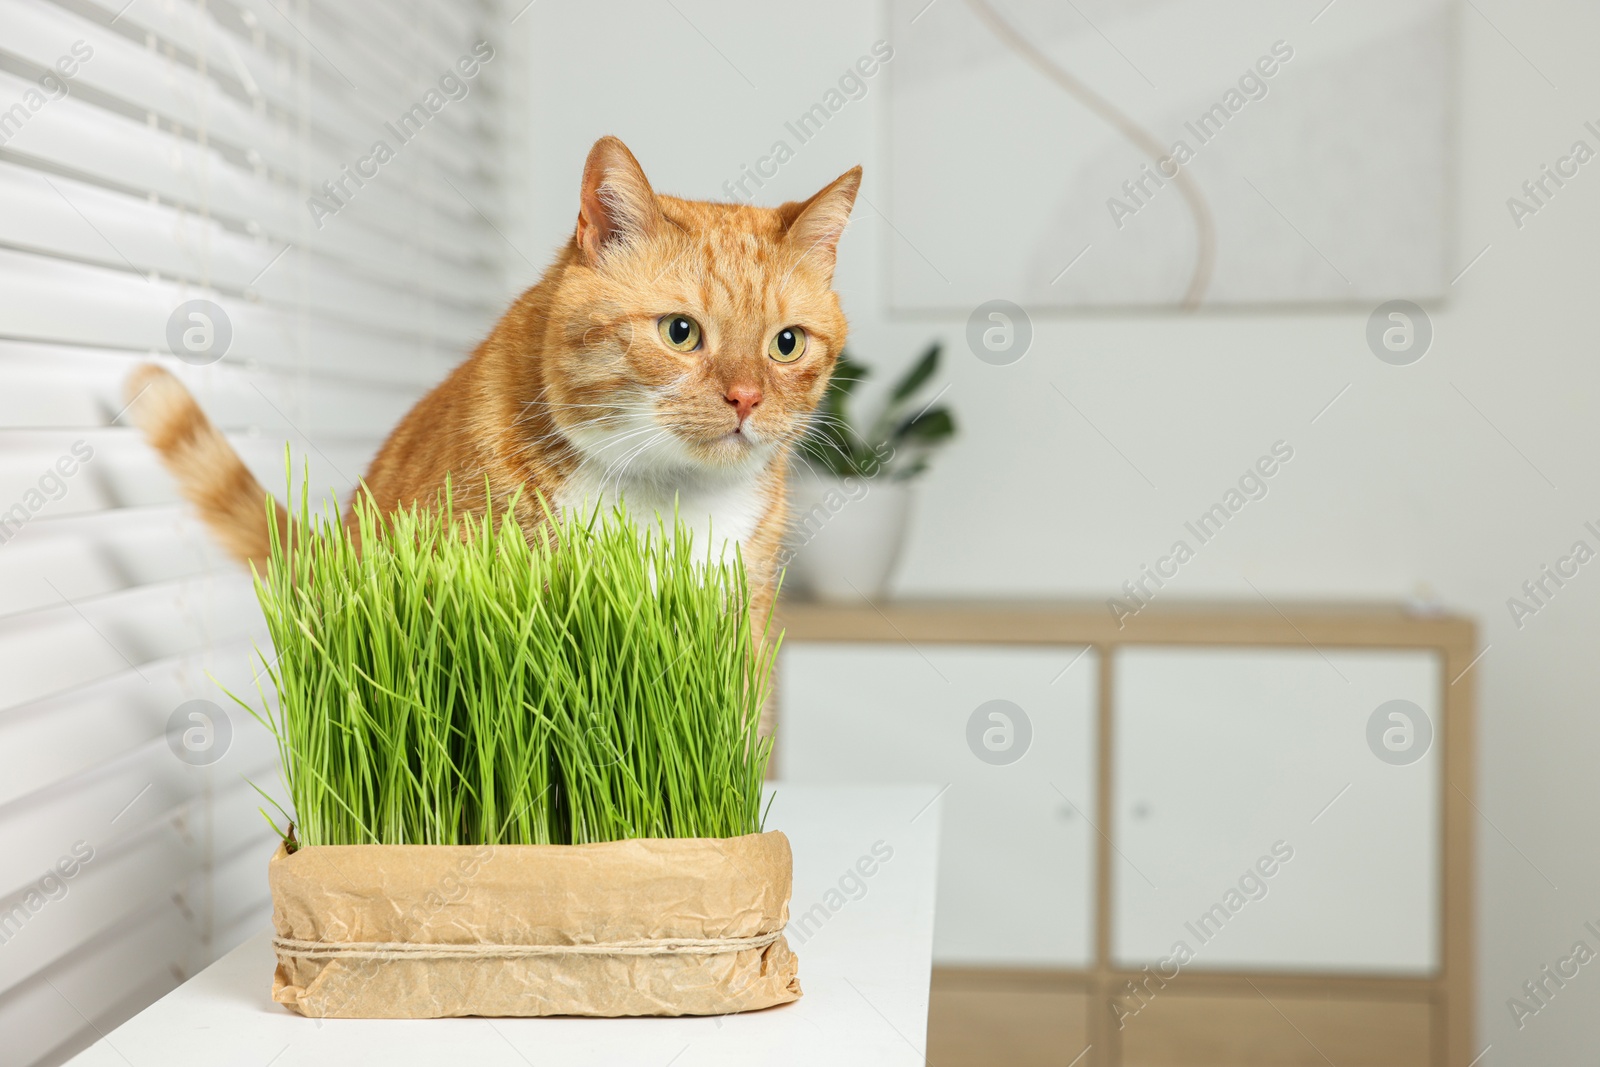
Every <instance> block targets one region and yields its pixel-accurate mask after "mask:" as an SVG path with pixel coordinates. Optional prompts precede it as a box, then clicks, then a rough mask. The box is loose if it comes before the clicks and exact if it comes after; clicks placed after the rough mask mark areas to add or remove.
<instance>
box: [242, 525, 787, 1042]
mask: <svg viewBox="0 0 1600 1067" xmlns="http://www.w3.org/2000/svg"><path fill="white" fill-rule="evenodd" d="M514 505H515V502H512V506H513V507H514ZM510 514H511V511H510V509H509V508H508V509H507V510H506V511H505V512H503V513H501V514H500V516H498V517H495V516H490V515H479V516H469V515H458V514H455V513H454V512H452V510H451V509H450V507H449V506H448V505H447V504H446V505H443V506H442V507H441V509H439V510H426V509H424V510H417V509H411V510H402V511H399V512H396V513H394V514H392V515H387V516H379V515H378V514H377V513H376V511H375V509H374V508H373V507H372V506H371V505H370V503H369V502H368V501H367V500H366V499H365V498H363V497H361V496H359V495H358V497H357V499H356V501H355V503H354V505H353V516H354V531H355V533H356V534H358V535H359V541H357V540H356V539H355V538H352V536H351V531H350V530H349V529H347V528H346V527H345V526H344V525H343V524H341V523H339V522H338V521H337V518H336V517H335V518H331V519H325V520H324V521H321V522H316V521H313V519H312V517H311V515H310V510H309V506H308V504H307V503H306V498H305V497H304V496H302V500H301V507H300V511H299V514H298V515H294V516H293V517H292V518H291V519H290V523H289V529H288V531H287V536H284V537H276V538H275V541H274V545H273V551H272V555H271V558H270V560H269V562H268V565H267V568H266V571H265V573H264V574H260V575H258V576H257V580H256V588H257V593H258V596H259V599H260V601H261V605H262V608H263V611H264V614H265V616H266V620H267V627H268V630H269V632H270V634H271V637H272V641H273V645H274V648H275V650H276V657H275V658H274V659H273V660H271V661H266V658H265V657H263V660H264V662H266V676H267V678H268V679H269V680H270V683H271V686H272V689H273V691H274V695H275V698H276V699H275V702H274V703H275V708H273V707H270V706H269V709H268V710H266V711H264V712H261V713H257V712H255V710H254V709H251V711H252V714H255V715H256V716H257V718H258V719H259V721H261V722H262V723H263V724H264V725H265V726H266V727H267V728H268V729H269V730H270V731H271V732H272V733H273V735H274V736H275V737H276V739H277V742H278V747H279V752H280V756H281V763H282V770H283V776H284V784H285V786H286V788H287V793H288V808H287V809H285V808H282V807H280V808H279V811H280V818H282V819H284V820H286V825H284V826H283V828H282V829H281V830H280V833H281V834H282V836H283V844H282V846H281V847H280V849H279V852H278V854H277V855H276V856H274V857H273V862H272V864H271V867H270V870H269V879H270V880H271V882H272V886H273V896H274V920H275V925H276V927H277V934H278V936H277V937H276V938H275V942H274V943H275V946H276V948H277V951H278V961H279V962H278V968H277V974H276V976H275V980H274V997H275V999H277V1000H279V1001H280V1002H281V1003H284V1004H286V1005H288V1006H290V1007H291V1008H293V1009H294V1010H297V1011H300V1012H302V1013H303V1014H307V1015H316V1016H341V1017H369V1016H382V1017H433V1016H439V1015H469V1014H476V1015H496V1014H501V1015H514V1014H594V1015H625V1014H708V1013H722V1012H726V1011H729V1010H742V1009H744V1008H751V1007H763V1006H766V1005H768V1004H772V1003H780V1002H782V1001H784V1000H792V999H794V998H795V997H796V996H798V995H799V986H798V982H797V981H796V980H795V978H794V973H795V967H794V958H793V956H792V954H791V953H789V950H788V946H787V944H786V943H785V942H784V941H783V939H782V927H783V924H784V922H785V921H786V920H787V898H788V884H789V859H788V855H789V853H788V844H787V841H786V839H784V838H783V837H782V835H781V834H774V833H763V832H762V823H763V815H764V812H763V810H762V808H761V794H762V780H763V778H764V775H765V769H766V764H767V760H768V756H769V753H770V742H768V741H767V740H765V739H763V738H761V737H760V736H759V734H758V730H757V727H758V723H759V720H760V710H761V706H762V702H763V701H764V699H765V696H766V691H767V684H768V674H769V668H770V664H771V658H772V656H773V654H774V646H773V645H771V644H769V643H768V642H766V641H765V640H762V639H761V638H762V636H763V635H760V634H757V633H754V632H753V631H752V624H751V621H750V615H749V594H748V591H747V586H746V584H745V580H744V573H743V567H742V564H741V563H740V562H739V561H738V560H737V559H735V560H734V561H732V562H731V563H724V562H721V561H720V560H714V559H712V558H711V557H710V556H709V554H705V553H697V552H696V550H695V547H694V545H693V541H692V538H691V535H690V534H689V533H688V532H687V531H686V529H685V527H684V526H683V524H682V523H680V522H676V521H674V522H671V523H669V522H666V521H664V520H663V521H658V522H657V523H656V525H655V526H653V527H650V526H644V527H641V526H639V525H636V524H635V523H634V522H633V521H632V520H631V519H630V518H629V516H628V515H627V513H626V512H625V511H624V510H622V509H620V508H618V509H616V510H613V511H610V512H599V511H597V512H595V513H594V514H592V515H590V516H589V517H588V518H586V519H572V518H568V519H558V518H556V517H553V516H552V517H549V518H548V520H547V522H546V524H545V525H544V526H543V527H541V528H540V529H539V530H538V531H536V532H535V533H533V534H532V535H525V534H524V532H523V531H522V530H521V529H520V528H519V527H518V526H517V525H516V524H515V523H514V522H512V521H511V518H510ZM358 543H359V546H360V547H359V550H358V548H357V544H358ZM264 795H265V794H264ZM275 825H276V824H275ZM697 878H698V879H702V880H705V881H707V882H716V883H718V884H717V885H716V886H714V887H710V888H708V889H707V891H706V892H705V893H704V894H702V895H701V896H700V897H699V898H697V899H700V900H702V901H713V900H727V901H738V902H739V903H738V906H737V907H734V908H733V909H732V910H731V911H730V912H728V913H727V914H722V913H719V912H717V911H716V910H715V908H713V907H712V906H711V905H709V904H706V905H704V906H703V907H702V908H701V910H700V911H699V912H695V911H694V909H693V908H689V909H688V910H687V911H685V908H684V906H683V904H682V902H681V900H677V898H675V897H673V895H672V891H669V890H665V889H664V888H663V887H665V886H678V887H680V890H681V885H682V884H683V883H684V882H685V880H689V881H693V880H694V879H697ZM681 895H682V894H681V892H680V893H679V896H681ZM662 901H669V902H671V901H677V902H676V903H668V904H662V903H661V902H662Z"/></svg>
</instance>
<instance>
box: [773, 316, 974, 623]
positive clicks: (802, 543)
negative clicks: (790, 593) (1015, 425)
mask: <svg viewBox="0 0 1600 1067" xmlns="http://www.w3.org/2000/svg"><path fill="white" fill-rule="evenodd" d="M939 355H940V345H939V343H938V342H934V343H933V344H932V345H929V346H928V350H927V351H926V352H924V353H923V354H922V356H921V358H920V359H918V360H917V361H916V363H914V364H913V365H912V366H911V369H910V370H908V371H907V372H906V373H905V375H904V376H902V377H901V379H900V380H899V381H898V382H897V383H896V384H895V386H894V388H893V389H892V390H891V391H890V393H889V396H888V399H887V400H885V402H884V404H883V407H882V409H881V410H879V412H878V414H877V417H876V418H874V419H873V420H872V421H871V422H870V423H866V424H864V425H861V424H857V423H856V422H855V420H854V419H853V418H852V416H851V414H850V400H851V396H852V394H853V393H854V392H855V390H856V387H857V386H859V385H860V384H861V382H862V381H863V380H865V379H866V378H867V377H868V375H869V374H870V373H871V371H870V368H868V367H866V366H864V365H863V364H860V363H857V362H856V361H855V360H853V359H851V358H850V356H849V354H848V353H841V354H840V356H839V362H838V365H837V366H836V367H835V368H834V371H833V379H832V381H830V382H829V383H828V391H827V393H826V394H824V396H823V398H822V402H821V403H820V404H818V406H817V412H816V415H815V417H814V418H813V421H812V424H811V428H810V429H809V431H808V432H807V434H806V436H805V438H804V439H803V440H802V442H801V445H800V449H799V456H798V457H797V460H798V461H797V463H796V464H795V470H794V472H793V474H792V475H791V478H790V527H791V531H792V542H791V546H792V547H791V548H790V550H789V558H788V578H787V582H788V584H789V585H790V587H791V588H798V589H799V590H800V591H801V592H802V593H808V594H810V595H811V596H814V597H818V598H820V599H824V600H844V601H856V600H859V599H860V598H861V597H863V596H864V597H868V598H875V597H877V596H880V595H881V594H882V593H883V592H884V590H885V589H886V588H887V586H888V582H889V578H890V576H891V575H892V574H893V572H894V567H895V564H896V562H898V560H899V557H900V550H901V548H902V546H903V545H904V542H905V534H906V520H907V517H908V515H909V513H910V507H911V487H912V484H913V482H914V481H915V479H916V478H917V476H918V475H920V474H922V473H923V472H924V471H925V470H927V469H928V463H929V461H930V460H931V458H932V455H933V453H934V452H935V451H936V450H937V449H938V448H939V447H940V446H942V445H943V444H944V443H945V442H947V441H948V440H950V438H951V437H953V436H954V435H955V432H956V423H955V417H954V416H953V415H951V413H950V410H949V409H948V408H946V407H944V406H938V407H935V406H934V402H935V401H937V400H938V396H937V395H935V396H934V397H933V399H932V400H923V399H922V398H921V394H922V393H924V392H925V391H926V387H927V386H928V384H929V383H930V382H931V381H932V379H933V376H934V374H935V373H936V372H937V371H938V369H939Z"/></svg>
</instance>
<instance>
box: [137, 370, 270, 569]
mask: <svg viewBox="0 0 1600 1067" xmlns="http://www.w3.org/2000/svg"><path fill="white" fill-rule="evenodd" d="M124 393H125V395H126V399H127V401H128V404H129V405H130V406H129V409H128V410H129V413H130V414H131V415H132V416H133V421H134V423H135V424H137V425H138V427H139V428H140V429H141V430H143V431H144V435H145V437H146V438H147V439H148V440H149V441H150V444H151V446H152V447H153V448H155V450H156V451H157V452H159V453H160V454H161V460H162V462H163V463H164V464H166V468H167V470H169V471H171V472H172V476H173V477H174V478H176V479H177V480H178V487H179V489H181V490H182V491H183V495H184V497H185V498H186V499H187V500H188V501H189V502H190V503H191V504H193V505H194V506H195V507H196V508H198V509H199V511H200V517H201V518H202V519H204V520H205V523H206V525H207V526H208V527H210V529H211V532H212V533H213V534H215V535H216V537H217V539H218V540H219V541H221V542H222V545H223V547H224V548H226V549H227V550H228V551H229V552H230V553H231V554H232V555H233V556H234V558H236V559H238V560H239V561H240V562H242V563H252V562H253V563H254V564H255V565H256V567H257V569H259V570H262V571H265V569H266V565H267V556H268V555H269V554H270V552H271V548H272V527H271V526H270V525H269V520H268V519H267V491H266V490H265V489H263V488H262V487H261V483H260V482H258V481H256V477H255V475H253V474H251V473H250V469H249V468H248V467H246V466H245V465H244V461H243V460H242V459H240V458H239V453H238V452H235V451H234V449H233V446H232V445H230V444H229V443H228V439H227V438H226V437H223V436H222V434H221V432H219V431H218V430H217V428H216V427H215V426H213V425H212V424H211V420H210V419H208V418H206V415H205V412H203V411H201V410H200V405H199V404H197V403H196V402H195V399H194V397H193V395H191V394H190V392H189V390H187V389H185V388H184V387H183V383H182V382H180V381H178V379H177V378H174V377H173V376H172V375H171V374H170V373H168V372H167V371H165V370H163V369H162V368H161V367H158V366H156V365H155V364H154V363H146V364H143V365H142V366H140V367H138V368H137V369H135V370H134V372H133V373H132V374H130V375H128V381H127V384H126V385H125V386H124ZM273 510H274V515H275V521H276V522H277V523H278V528H279V531H280V535H281V534H282V533H284V532H285V531H286V528H287V526H288V515H287V514H286V513H285V512H284V510H283V506H282V505H281V504H274V505H273Z"/></svg>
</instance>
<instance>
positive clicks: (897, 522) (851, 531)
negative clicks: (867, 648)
mask: <svg viewBox="0 0 1600 1067" xmlns="http://www.w3.org/2000/svg"><path fill="white" fill-rule="evenodd" d="M910 511H911V485H910V483H909V482H892V481H890V480H888V479H887V478H835V477H831V476H827V477H820V476H818V475H815V474H810V473H807V472H804V471H796V472H794V473H793V474H792V475H791V477H790V479H789V530H790V534H789V541H788V545H789V548H790V551H791V552H792V556H791V558H790V560H789V567H788V573H787V575H786V576H785V578H784V589H785V591H788V592H793V593H797V594H799V595H801V596H809V597H813V598H815V599H817V600H832V601H841V602H846V603H852V604H859V603H860V602H861V598H862V597H867V598H869V599H872V600H877V599H879V598H880V597H882V596H883V595H884V594H885V593H886V592H887V590H888V588H889V579H890V577H891V576H892V575H893V574H894V568H895V564H896V563H898V562H899V560H900V550H901V548H902V547H903V546H904V544H905V538H906V524H907V520H908V519H909V516H910Z"/></svg>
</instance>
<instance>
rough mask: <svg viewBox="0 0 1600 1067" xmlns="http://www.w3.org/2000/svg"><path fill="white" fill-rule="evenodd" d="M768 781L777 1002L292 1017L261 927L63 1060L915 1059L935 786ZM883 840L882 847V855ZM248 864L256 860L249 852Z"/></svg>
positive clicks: (808, 1066) (278, 1065) (515, 1064)
mask: <svg viewBox="0 0 1600 1067" xmlns="http://www.w3.org/2000/svg"><path fill="white" fill-rule="evenodd" d="M776 791H777V800H776V801H775V802H774V804H773V806H772V814H771V815H770V817H769V818H768V820H767V826H768V827H769V828H770V829H775V830H782V831H784V832H785V833H786V834H788V835H789V840H790V843H791V844H792V846H793V848H794V897H793V899H792V901H791V902H790V912H791V919H790V923H789V939H790V944H791V945H792V946H793V948H794V949H795V951H796V953H797V954H798V955H799V957H800V983H801V986H802V988H803V989H804V991H805V995H804V996H803V997H801V998H800V1000H798V1001H796V1002H795V1003H793V1004H786V1005H782V1006H780V1007H776V1008H769V1009H767V1010H765V1011H758V1012H750V1013H748V1014H743V1015H728V1016H722V1017H720V1018H677V1019H661V1018H644V1019H572V1018H557V1019H420V1020H415V1021H409V1020H408V1021H393V1020H367V1019H349V1020H346V1019H332V1020H317V1019H306V1018H302V1017H301V1016H299V1015H295V1014H293V1013H292V1012H290V1011H289V1010H288V1009H287V1008H284V1007H282V1006H280V1005H278V1004H275V1003H273V1002H272V999H271V996H270V990H271V987H272V968H273V957H272V948H271V945H270V943H269V940H268V938H269V933H268V932H267V931H263V932H262V933H260V934H258V935H257V936H255V937H253V938H251V939H250V940H249V941H247V942H245V943H244V944H243V945H240V946H239V947H238V948H236V949H234V950H233V951H232V952H230V953H228V954H227V955H226V956H224V957H223V958H222V959H220V960H218V961H217V962H216V963H214V964H212V965H211V966H210V967H208V968H206V969H205V970H204V971H202V972H200V973H199V974H198V975H196V976H195V977H194V978H192V979H190V980H189V981H187V982H185V983H184V984H183V985H181V986H179V987H178V988H177V989H175V990H173V991H172V992H171V993H169V994H168V995H167V996H165V997H163V998H162V999H161V1000H159V1001H157V1002H156V1003H155V1004H152V1005H151V1006H150V1007H148V1008H146V1009H145V1010H144V1011H142V1012H140V1013H139V1014H138V1015H136V1016H134V1017H133V1018H132V1019H130V1020H128V1021H127V1022H126V1023H124V1024H123V1025H122V1026H120V1027H118V1028H117V1029H116V1030H113V1031H112V1032H111V1033H110V1034H109V1035H108V1036H107V1037H105V1038H104V1039H102V1040H101V1041H99V1042H97V1043H96V1044H95V1045H94V1046H93V1047H91V1048H89V1049H88V1050H87V1051H85V1052H83V1053H82V1054H81V1055H79V1056H78V1057H77V1058H75V1059H73V1060H72V1061H71V1063H72V1064H74V1065H76V1067H230V1065H234V1064H239V1065H250V1067H266V1065H268V1064H270V1065H271V1067H307V1065H312V1064H328V1065H337V1067H352V1065H364V1064H384V1065H385V1067H391V1065H392V1067H410V1065H413V1064H416V1065H427V1067H434V1065H442V1064H449V1065H455V1064H471V1065H473V1067H499V1065H504V1067H528V1065H530V1064H537V1065H538V1067H545V1065H546V1064H550V1065H559V1067H567V1065H589V1064H616V1065H619V1067H621V1065H626V1067H668V1065H671V1067H696V1065H700V1064H736V1065H738V1067H754V1065H757V1064H759V1065H762V1067H766V1065H775V1064H797V1065H798V1064H803V1065H805V1067H817V1065H819V1064H822V1065H827V1067H839V1065H843V1064H871V1065H874V1067H884V1065H896V1064H907V1065H909V1064H923V1063H924V1058H923V1057H924V1053H925V1048H924V1045H925V1042H926V1038H927V1028H928V980H929V970H930V967H931V965H932V952H933V903H934V876H935V871H936V865H937V859H938V855H937V853H938V840H939V793H940V791H939V790H937V789H935V788H933V787H922V786H892V787H873V788H851V787H837V786H826V787H824V786H797V785H786V784H783V783H779V784H778V785H777V787H776ZM874 845H877V848H878V854H877V855H876V856H875V855H874V853H873V847H874ZM885 849H892V850H893V851H892V856H890V858H889V859H887V860H886V861H883V860H882V859H881V857H882V854H883V852H884V850H885ZM862 857H867V858H868V859H869V860H872V861H875V862H868V863H864V864H862V865H861V866H862V868H863V869H873V870H874V873H873V874H872V875H871V876H870V877H865V876H862V875H860V874H859V873H857V870H856V867H857V863H858V861H859V860H861V858H862ZM262 866H263V874H264V873H265V860H264V859H263V861H262ZM815 905H821V907H820V909H816V908H814V906H815ZM808 913H809V914H810V915H811V919H810V920H807V919H805V916H806V915H807V914H808ZM802 924H804V925H802Z"/></svg>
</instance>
